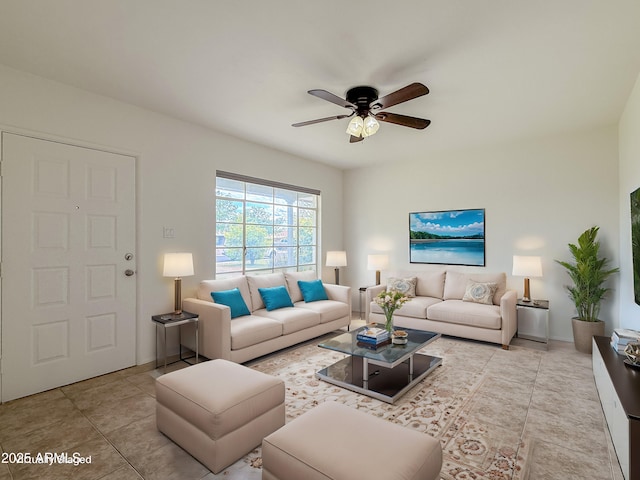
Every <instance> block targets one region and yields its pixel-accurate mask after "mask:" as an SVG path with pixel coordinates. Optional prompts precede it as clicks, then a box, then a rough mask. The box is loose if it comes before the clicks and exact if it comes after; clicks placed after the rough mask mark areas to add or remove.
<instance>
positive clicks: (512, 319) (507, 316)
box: [500, 290, 518, 348]
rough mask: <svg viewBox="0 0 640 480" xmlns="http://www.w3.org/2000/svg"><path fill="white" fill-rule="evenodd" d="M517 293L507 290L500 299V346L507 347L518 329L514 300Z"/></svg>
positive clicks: (516, 297) (515, 300)
mask: <svg viewBox="0 0 640 480" xmlns="http://www.w3.org/2000/svg"><path fill="white" fill-rule="evenodd" d="M517 300H518V294H517V292H516V291H515V290H507V291H506V292H505V294H504V295H502V298H501V299H500V316H501V317H502V347H503V348H505V347H508V346H509V343H511V339H512V338H513V336H514V335H515V334H516V331H517V330H518V314H517V312H516V302H517Z"/></svg>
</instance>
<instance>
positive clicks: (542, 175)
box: [344, 126, 619, 341]
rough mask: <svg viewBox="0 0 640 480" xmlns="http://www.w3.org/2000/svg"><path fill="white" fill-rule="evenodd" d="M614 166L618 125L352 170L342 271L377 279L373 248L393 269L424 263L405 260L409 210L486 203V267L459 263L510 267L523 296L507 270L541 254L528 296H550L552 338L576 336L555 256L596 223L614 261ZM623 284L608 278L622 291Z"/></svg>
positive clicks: (613, 306)
mask: <svg viewBox="0 0 640 480" xmlns="http://www.w3.org/2000/svg"><path fill="white" fill-rule="evenodd" d="M423 134H424V135H428V134H429V133H428V130H427V131H425V132H424V133H423ZM617 165H618V139H617V129H616V127H615V126H612V127H610V128H605V129H599V130H594V131H590V132H581V133H573V134H566V135H562V136H555V137H548V138H541V139H538V140H529V141H523V142H520V143H516V144H511V145H503V146H500V147H493V148H485V149H477V150H473V151H459V152H448V153H441V154H428V155H427V154H425V155H420V154H419V153H418V154H416V159H415V161H414V162H411V163H402V164H399V163H396V162H395V161H394V159H393V158H389V161H388V162H387V164H386V165H384V166H379V167H370V168H361V169H355V170H351V171H348V172H346V174H345V183H344V184H345V205H346V210H345V238H346V239H347V241H346V248H347V253H348V255H349V257H350V263H349V267H348V268H347V269H346V270H347V271H346V272H345V277H346V279H347V280H348V282H349V283H350V284H351V285H352V286H364V285H370V284H372V283H373V282H374V273H373V272H369V271H367V270H366V261H367V260H366V257H367V254H369V253H378V252H389V254H390V259H391V265H390V266H391V268H392V269H420V268H424V267H425V265H420V264H409V253H408V244H409V241H408V213H409V212H415V211H430V210H450V209H466V208H484V209H486V267H484V268H481V267H453V268H458V269H462V270H472V271H473V270H476V271H486V272H500V271H504V272H507V274H508V276H509V279H508V283H509V285H510V287H511V288H515V289H517V290H518V294H519V296H521V295H522V293H523V279H522V278H519V277H517V278H513V277H511V270H512V256H513V255H514V254H515V255H540V256H541V257H542V265H543V275H544V276H543V278H540V279H531V290H532V292H531V293H532V296H533V297H534V298H545V299H549V300H550V301H551V310H550V322H551V326H550V331H551V337H552V338H556V339H562V340H569V341H571V340H572V332H571V321H570V319H571V317H572V316H573V315H574V309H573V305H572V304H571V303H570V301H569V299H568V298H567V295H566V292H565V291H564V290H563V285H564V284H566V283H568V282H569V279H568V276H567V275H566V273H564V270H563V269H562V267H560V266H559V265H557V264H555V262H554V259H566V260H568V259H569V258H570V256H569V251H568V249H567V246H566V245H567V243H569V242H575V241H576V239H577V237H578V235H579V234H580V233H582V232H583V231H584V230H585V229H587V228H589V227H591V226H592V225H599V226H600V229H601V230H600V231H601V235H600V238H601V241H602V243H603V250H604V253H606V254H607V255H608V256H609V257H610V258H611V260H612V263H613V264H616V265H617V264H618V249H619V247H618V245H619V235H618V232H619V225H618V167H617ZM617 283H618V282H617V279H615V280H614V281H612V282H611V284H612V286H613V287H614V289H616V290H617ZM354 305H357V299H356V298H354ZM616 311H617V293H616V294H614V295H612V298H611V300H610V301H609V302H607V303H606V304H605V305H604V306H603V309H602V314H601V316H602V318H603V319H604V320H606V322H607V328H608V331H610V330H611V329H612V328H613V327H614V325H616V322H617V314H616ZM616 326H617V325H616Z"/></svg>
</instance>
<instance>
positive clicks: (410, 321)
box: [365, 269, 517, 349]
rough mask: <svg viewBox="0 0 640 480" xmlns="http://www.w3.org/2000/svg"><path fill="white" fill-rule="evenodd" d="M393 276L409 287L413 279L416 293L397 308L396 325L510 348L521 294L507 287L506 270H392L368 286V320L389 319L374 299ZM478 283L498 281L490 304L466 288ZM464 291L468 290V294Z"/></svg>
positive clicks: (398, 282) (396, 281)
mask: <svg viewBox="0 0 640 480" xmlns="http://www.w3.org/2000/svg"><path fill="white" fill-rule="evenodd" d="M394 282H395V283H397V284H400V285H403V286H406V285H409V288H411V287H410V285H411V284H412V283H413V284H414V285H415V296H413V297H410V300H409V301H408V302H407V303H405V304H404V305H403V306H402V307H401V308H400V309H398V310H396V312H395V313H394V325H395V326H396V327H405V328H415V329H419V330H428V331H432V332H438V333H441V334H444V335H452V336H455V337H463V338H469V339H473V340H481V341H485V342H492V343H497V344H499V345H502V348H504V349H508V348H509V344H510V342H511V339H512V338H513V336H514V335H515V333H516V330H517V317H516V300H517V294H516V292H515V290H508V289H507V287H506V274H505V273H473V272H468V273H467V272H459V271H455V270H444V269H432V270H426V271H414V272H388V273H386V275H384V276H383V281H382V282H381V284H380V285H377V286H375V287H369V288H368V289H367V302H366V303H367V312H366V316H365V318H368V319H369V321H371V322H375V323H384V322H385V316H384V312H383V310H382V308H380V306H378V305H377V304H376V303H375V302H374V301H373V299H374V298H375V296H376V295H378V294H379V293H380V292H381V291H383V290H385V289H386V288H387V285H388V284H390V283H394ZM474 284H485V285H486V284H495V293H494V294H493V298H492V299H490V300H489V302H490V304H485V303H479V302H478V301H477V300H478V299H477V298H476V299H474V297H473V295H471V296H470V295H469V294H468V288H470V287H473V286H474ZM476 286H477V285H476ZM492 288H493V287H492ZM465 294H468V295H467V297H466V298H465ZM463 299H464V300H463Z"/></svg>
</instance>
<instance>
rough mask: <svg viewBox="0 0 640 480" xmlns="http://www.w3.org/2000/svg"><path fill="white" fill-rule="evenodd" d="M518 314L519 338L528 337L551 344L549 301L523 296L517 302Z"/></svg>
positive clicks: (528, 338)
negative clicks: (526, 299) (530, 299)
mask: <svg viewBox="0 0 640 480" xmlns="http://www.w3.org/2000/svg"><path fill="white" fill-rule="evenodd" d="M516 310H517V314H518V338H526V339H527V340H533V341H535V342H540V343H544V344H545V345H546V346H547V348H548V345H549V301H548V300H532V301H529V302H525V301H524V300H522V299H521V298H519V299H518V301H517V302H516Z"/></svg>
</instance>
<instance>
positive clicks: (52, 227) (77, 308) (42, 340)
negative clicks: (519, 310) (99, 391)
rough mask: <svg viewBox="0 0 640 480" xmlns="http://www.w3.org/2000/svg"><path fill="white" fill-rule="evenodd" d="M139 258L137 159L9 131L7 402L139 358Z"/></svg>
mask: <svg viewBox="0 0 640 480" xmlns="http://www.w3.org/2000/svg"><path fill="white" fill-rule="evenodd" d="M135 265H136V256H135V159H134V158H133V157H129V156H125V155H118V154H114V153H107V152H103V151H99V150H93V149H90V148H84V147H78V146H72V145H67V144H62V143H57V142H53V141H48V140H41V139H36V138H31V137H27V136H22V135H16V134H9V133H3V134H2V330H1V335H2V357H1V361H2V365H1V366H2V369H1V370H0V371H1V373H2V377H1V382H2V384H1V387H2V389H1V390H2V391H1V399H2V401H8V400H11V399H14V398H18V397H23V396H26V395H30V394H32V393H36V392H41V391H44V390H48V389H51V388H55V387H58V386H62V385H67V384H69V383H73V382H76V381H79V380H84V379H86V378H90V377H94V376H97V375H102V374H104V373H108V372H112V371H115V370H119V369H122V368H126V367H129V366H132V365H135V349H136V342H135V335H136V277H135V275H134V273H135V270H136V267H135ZM127 270H128V271H127Z"/></svg>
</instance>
